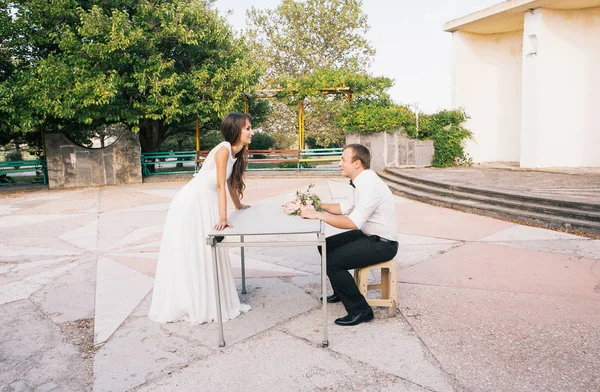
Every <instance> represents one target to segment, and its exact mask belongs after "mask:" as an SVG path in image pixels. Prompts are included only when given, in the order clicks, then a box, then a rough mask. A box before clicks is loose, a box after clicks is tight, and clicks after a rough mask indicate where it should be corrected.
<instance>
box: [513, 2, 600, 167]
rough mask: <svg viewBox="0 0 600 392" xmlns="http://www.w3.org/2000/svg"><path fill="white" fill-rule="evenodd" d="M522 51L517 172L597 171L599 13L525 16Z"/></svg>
mask: <svg viewBox="0 0 600 392" xmlns="http://www.w3.org/2000/svg"><path fill="white" fill-rule="evenodd" d="M523 47H524V48H525V49H524V55H523V92H522V95H523V104H522V110H521V158H520V162H521V167H527V168H535V167H586V166H590V167H592V166H596V167H597V166H600V117H599V116H598V114H599V112H600V8H593V9H582V10H550V9H543V8H538V9H535V10H533V11H531V12H526V13H525V15H524V33H523ZM515 115H516V113H515Z"/></svg>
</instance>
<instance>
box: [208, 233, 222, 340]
mask: <svg viewBox="0 0 600 392" xmlns="http://www.w3.org/2000/svg"><path fill="white" fill-rule="evenodd" d="M211 250H212V261H213V269H214V272H215V273H214V278H215V282H214V285H215V297H216V301H217V322H218V323H219V347H225V338H224V337H223V317H222V316H221V293H220V291H221V290H219V269H218V267H217V247H216V244H213V245H212V246H211Z"/></svg>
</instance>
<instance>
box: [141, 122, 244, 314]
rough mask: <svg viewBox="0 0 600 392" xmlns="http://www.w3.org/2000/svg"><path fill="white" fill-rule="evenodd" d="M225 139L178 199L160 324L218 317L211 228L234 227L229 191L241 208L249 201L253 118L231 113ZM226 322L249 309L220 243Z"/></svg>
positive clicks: (157, 295)
mask: <svg viewBox="0 0 600 392" xmlns="http://www.w3.org/2000/svg"><path fill="white" fill-rule="evenodd" d="M221 134H222V135H223V139H224V141H223V142H221V143H220V144H218V145H217V146H216V147H215V148H213V149H212V150H211V151H210V153H209V154H208V156H207V157H206V159H205V160H204V164H203V165H202V168H201V169H200V171H198V173H196V174H195V175H194V178H193V179H192V180H191V181H190V182H188V183H187V184H186V185H184V187H183V188H181V190H180V191H179V192H177V194H176V195H175V197H174V198H173V201H172V202H171V206H170V207H169V211H168V213H167V219H166V222H165V228H164V232H163V236H162V241H161V244H160V255H159V256H158V265H157V268H156V279H155V280H154V291H153V294H152V305H151V307H150V312H149V314H148V317H149V318H150V319H151V320H154V321H157V322H159V323H168V322H173V321H179V320H188V321H189V322H191V323H192V324H202V323H206V322H210V321H216V318H217V305H216V298H215V289H214V278H213V276H214V273H215V271H214V269H213V264H212V255H211V249H210V246H208V245H207V244H206V237H207V236H208V233H209V232H210V231H211V229H214V230H223V229H224V228H226V227H231V224H230V223H229V222H228V221H227V192H226V190H225V186H226V185H225V184H227V187H228V188H229V193H230V195H231V199H232V200H233V204H234V206H235V208H236V209H238V210H240V209H244V208H248V207H249V206H247V205H245V204H242V203H241V202H240V199H241V198H242V196H243V191H244V188H245V184H244V179H243V174H244V171H245V168H246V161H247V155H246V148H245V147H246V146H247V145H248V144H250V141H251V140H252V135H253V134H254V132H253V130H252V125H251V124H250V117H249V116H248V115H246V114H242V113H230V114H229V115H227V117H225V119H224V120H223V123H222V124H221ZM217 252H218V261H219V262H218V269H219V271H218V272H219V277H220V282H221V284H220V294H221V306H222V318H223V321H227V320H230V319H233V318H235V317H237V316H238V315H239V314H241V313H242V312H247V311H249V310H250V306H248V305H245V304H241V303H240V300H239V298H238V294H237V291H236V286H235V282H234V280H233V274H232V272H231V265H230V263H229V254H228V253H227V249H224V248H217Z"/></svg>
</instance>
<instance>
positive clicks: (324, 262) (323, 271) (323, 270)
mask: <svg viewBox="0 0 600 392" xmlns="http://www.w3.org/2000/svg"><path fill="white" fill-rule="evenodd" d="M321 246H322V248H321V291H322V298H323V347H327V346H329V339H328V337H327V249H326V248H325V241H323V245H321Z"/></svg>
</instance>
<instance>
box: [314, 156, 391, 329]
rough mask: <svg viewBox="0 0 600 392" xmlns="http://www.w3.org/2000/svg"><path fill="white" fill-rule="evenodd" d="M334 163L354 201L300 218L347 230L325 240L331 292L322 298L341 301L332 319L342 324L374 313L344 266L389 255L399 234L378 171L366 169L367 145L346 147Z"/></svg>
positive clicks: (357, 321) (368, 161)
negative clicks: (342, 312) (338, 312)
mask: <svg viewBox="0 0 600 392" xmlns="http://www.w3.org/2000/svg"><path fill="white" fill-rule="evenodd" d="M338 166H339V168H340V170H341V172H342V175H343V176H345V177H349V178H350V185H352V186H353V187H354V188H355V189H354V201H353V202H350V203H339V204H338V203H323V204H321V207H322V208H323V211H325V212H319V211H315V210H313V209H308V210H304V211H303V212H302V217H303V218H306V219H321V220H322V221H324V222H325V223H327V224H329V225H331V226H334V227H337V228H339V229H348V231H346V232H343V233H340V234H337V235H334V236H331V237H328V238H327V240H326V241H327V242H326V249H327V276H328V277H329V281H330V282H331V287H333V295H330V296H329V297H327V302H339V301H342V303H343V304H344V307H345V308H346V311H347V312H348V315H347V316H345V317H341V318H339V319H336V320H335V323H336V324H338V325H344V326H345V325H356V324H360V323H362V322H365V321H370V320H372V319H373V317H374V316H373V309H371V307H370V306H369V304H368V303H367V301H366V299H365V297H364V296H363V295H362V294H361V293H360V291H359V289H358V287H357V286H356V283H355V282H354V278H353V277H352V275H350V272H348V270H350V269H355V268H361V267H366V266H369V265H373V264H377V263H381V262H384V261H388V260H391V259H393V258H394V256H396V253H397V252H398V242H397V239H398V237H397V223H396V210H395V207H394V201H393V198H392V192H391V191H390V189H389V188H388V186H387V185H386V184H385V183H384V182H383V181H382V180H381V178H379V176H378V175H377V173H375V172H374V171H373V170H370V169H369V168H370V167H371V153H370V152H369V149H368V148H367V147H365V146H363V145H362V144H349V145H347V146H346V147H344V151H343V153H342V159H341V160H340V162H339V164H338ZM320 251H321V249H320V248H319V252H320Z"/></svg>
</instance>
